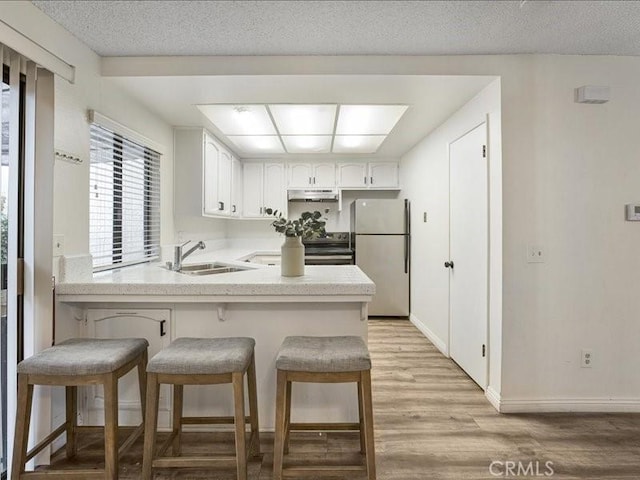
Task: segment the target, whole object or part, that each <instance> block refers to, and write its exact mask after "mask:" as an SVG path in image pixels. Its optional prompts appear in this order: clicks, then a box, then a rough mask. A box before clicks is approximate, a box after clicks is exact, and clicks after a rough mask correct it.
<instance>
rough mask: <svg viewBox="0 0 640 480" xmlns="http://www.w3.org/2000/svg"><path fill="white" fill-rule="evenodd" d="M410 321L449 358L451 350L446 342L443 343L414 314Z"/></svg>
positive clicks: (410, 316) (411, 315)
mask: <svg viewBox="0 0 640 480" xmlns="http://www.w3.org/2000/svg"><path fill="white" fill-rule="evenodd" d="M409 320H410V321H411V323H413V324H414V325H415V327H416V328H417V329H418V330H420V331H421V332H422V333H423V335H424V336H425V337H427V338H428V339H429V341H430V342H431V343H433V344H434V345H435V347H436V348H437V349H438V350H440V352H442V354H443V355H444V356H445V357H447V358H449V349H448V348H447V344H446V342H444V341H442V340H441V339H440V337H438V336H437V335H436V334H435V333H433V332H432V331H431V330H430V329H429V327H427V326H426V325H425V324H424V323H422V322H421V321H420V320H418V318H417V317H416V316H415V315H414V314H413V313H412V314H410V315H409Z"/></svg>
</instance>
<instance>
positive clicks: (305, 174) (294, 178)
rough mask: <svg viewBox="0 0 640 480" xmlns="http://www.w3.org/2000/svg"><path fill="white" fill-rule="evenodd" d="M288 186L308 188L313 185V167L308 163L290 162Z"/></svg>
mask: <svg viewBox="0 0 640 480" xmlns="http://www.w3.org/2000/svg"><path fill="white" fill-rule="evenodd" d="M287 170H288V173H289V188H309V187H312V186H313V182H312V180H313V168H312V166H311V164H309V163H290V164H289V168H288V169H287Z"/></svg>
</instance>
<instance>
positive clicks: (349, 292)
mask: <svg viewBox="0 0 640 480" xmlns="http://www.w3.org/2000/svg"><path fill="white" fill-rule="evenodd" d="M265 253H277V252H270V251H266V250H264V251H263V250H260V251H256V250H250V249H247V248H240V249H233V248H227V249H223V250H218V251H213V252H206V253H202V254H199V255H193V256H190V257H189V258H188V259H187V260H186V261H185V262H184V264H185V265H188V264H193V263H203V262H213V261H215V262H220V263H225V264H228V265H236V266H242V267H243V268H247V267H249V270H244V271H239V272H231V273H220V274H213V275H201V276H197V275H186V274H183V273H176V272H173V271H170V270H167V269H166V268H164V266H162V264H161V263H155V264H146V265H137V266H132V267H124V268H121V269H118V270H113V271H108V272H102V273H97V274H94V275H93V278H92V279H87V280H86V281H77V282H66V283H60V284H58V285H57V286H56V294H57V296H58V297H59V299H60V300H62V301H64V300H65V297H78V296H82V295H87V296H114V295H118V296H122V301H126V300H127V298H126V297H129V296H137V297H140V296H145V295H149V296H170V297H172V296H183V295H184V296H214V297H215V296H236V297H237V296H281V295H282V296H316V295H317V296H369V297H370V296H373V294H374V293H375V284H374V283H373V282H372V281H371V280H370V279H369V277H367V276H366V275H365V274H364V273H363V272H362V270H360V268H358V267H357V266H354V265H340V266H310V265H308V266H306V267H305V275H304V276H302V277H283V276H281V275H280V267H279V266H264V265H256V264H248V263H246V262H243V261H242V260H243V259H244V258H247V257H249V256H250V255H253V254H265ZM76 300H77V299H76Z"/></svg>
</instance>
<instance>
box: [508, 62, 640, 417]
mask: <svg viewBox="0 0 640 480" xmlns="http://www.w3.org/2000/svg"><path fill="white" fill-rule="evenodd" d="M532 66H533V70H534V77H533V81H534V88H533V89H532V90H530V91H529V92H528V93H529V94H530V95H531V97H530V100H529V101H530V102H531V105H532V107H533V118H532V121H531V126H532V127H530V128H529V129H528V130H529V132H528V134H527V135H526V137H529V138H530V143H529V142H527V144H525V145H523V146H522V147H521V150H522V151H524V158H520V159H518V158H516V157H515V156H514V155H511V158H508V157H507V153H506V152H505V217H506V218H507V217H508V221H505V245H507V246H508V250H507V251H505V266H507V262H508V269H505V291H504V295H505V310H504V315H505V325H504V327H505V328H504V348H503V354H504V358H505V361H504V367H503V372H504V373H503V397H504V399H505V405H504V406H505V408H506V409H509V410H527V409H529V408H530V405H531V404H533V406H534V407H536V408H548V409H560V408H573V406H574V405H577V406H578V407H579V408H580V409H586V410H588V409H619V410H625V409H632V410H635V411H640V375H638V368H637V353H638V338H640V322H639V321H638V306H637V305H636V304H635V302H634V299H635V298H636V296H637V295H636V293H637V291H638V287H639V286H640V275H639V274H638V272H640V255H638V253H637V250H636V249H637V248H638V245H640V224H637V223H630V222H625V221H624V205H625V204H626V203H631V202H637V201H639V200H640V191H639V185H640V161H639V158H638V152H640V136H639V135H638V121H637V115H638V111H640V89H639V88H638V78H640V58H637V57H636V58H630V57H573V56H572V57H564V56H543V57H535V58H533V59H532ZM585 84H591V85H609V86H610V87H611V92H612V94H611V96H612V98H611V101H610V102H609V103H607V104H604V105H582V104H576V103H574V101H573V95H574V92H573V89H574V88H575V87H579V86H581V85H585ZM523 93H525V92H523ZM514 113H515V112H514ZM505 125H506V122H505ZM524 136H525V135H522V134H521V135H517V136H516V135H514V137H515V138H514V139H513V140H510V142H512V143H514V142H515V141H517V139H518V138H522V137H524ZM525 150H526V151H525ZM529 152H530V153H529ZM510 165H511V166H510ZM527 243H536V244H540V245H542V246H543V247H544V248H545V250H546V254H547V261H546V263H544V264H526V263H525V262H524V261H523V257H524V249H525V245H526V244H527ZM582 348H589V349H592V350H593V355H594V364H593V368H591V369H583V368H580V350H581V349H582ZM540 400H542V401H545V400H546V401H547V403H544V402H541V401H540ZM532 401H533V402H532Z"/></svg>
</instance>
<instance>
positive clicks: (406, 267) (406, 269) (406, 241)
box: [404, 235, 411, 273]
mask: <svg viewBox="0 0 640 480" xmlns="http://www.w3.org/2000/svg"><path fill="white" fill-rule="evenodd" d="M410 248H411V247H410V244H409V235H405V236H404V273H409V249H410Z"/></svg>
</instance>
